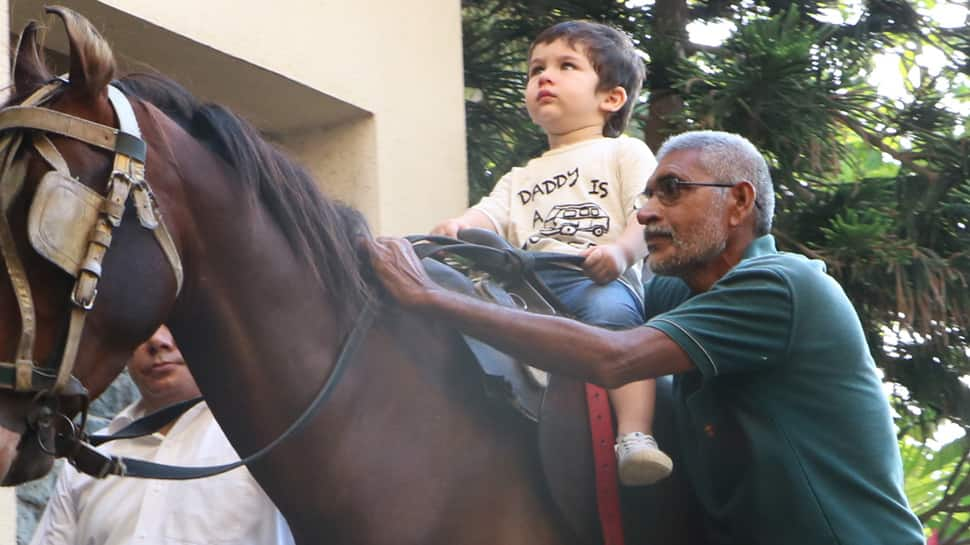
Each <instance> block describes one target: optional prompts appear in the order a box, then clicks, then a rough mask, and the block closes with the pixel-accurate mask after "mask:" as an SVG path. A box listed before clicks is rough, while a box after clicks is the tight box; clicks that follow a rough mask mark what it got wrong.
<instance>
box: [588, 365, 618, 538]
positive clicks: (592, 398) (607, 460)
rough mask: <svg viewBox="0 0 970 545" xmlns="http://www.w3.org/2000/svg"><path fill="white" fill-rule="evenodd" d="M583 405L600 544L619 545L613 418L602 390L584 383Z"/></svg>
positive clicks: (606, 397) (608, 402)
mask: <svg viewBox="0 0 970 545" xmlns="http://www.w3.org/2000/svg"><path fill="white" fill-rule="evenodd" d="M586 406H587V408H588V409H589V429H590V436H591V437H592V440H593V462H594V463H595V464H596V507H597V509H598V510H599V515H600V526H602V528H603V545H623V543H624V542H623V516H622V514H621V512H620V489H619V484H617V483H618V480H617V473H616V453H615V451H614V449H613V444H614V442H615V440H614V438H613V416H612V413H611V412H610V400H609V397H608V396H607V395H606V390H604V389H603V388H600V387H599V386H594V385H592V384H586Z"/></svg>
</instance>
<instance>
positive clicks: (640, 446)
mask: <svg viewBox="0 0 970 545" xmlns="http://www.w3.org/2000/svg"><path fill="white" fill-rule="evenodd" d="M615 449H616V461H617V466H618V468H617V470H618V472H619V474H620V482H621V483H623V485H624V486H643V485H647V484H653V483H655V482H657V481H659V480H661V479H663V478H665V477H667V476H668V475H670V472H671V471H672V470H673V469H674V462H673V460H671V459H670V456H667V455H666V454H664V452H663V451H662V450H660V448H659V447H658V446H657V440H656V439H654V438H653V436H652V435H647V434H645V433H640V432H638V431H635V432H633V433H628V434H626V435H623V436H621V437H617V438H616V446H615Z"/></svg>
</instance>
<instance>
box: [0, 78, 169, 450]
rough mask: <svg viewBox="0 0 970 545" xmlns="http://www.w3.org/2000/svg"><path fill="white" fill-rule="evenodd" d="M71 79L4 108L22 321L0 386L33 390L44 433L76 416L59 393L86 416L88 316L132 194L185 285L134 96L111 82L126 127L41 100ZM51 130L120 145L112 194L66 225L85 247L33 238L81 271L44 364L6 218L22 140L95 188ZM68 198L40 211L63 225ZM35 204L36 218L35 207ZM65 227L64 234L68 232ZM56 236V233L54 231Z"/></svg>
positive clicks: (11, 270) (0, 135)
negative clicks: (79, 364)
mask: <svg viewBox="0 0 970 545" xmlns="http://www.w3.org/2000/svg"><path fill="white" fill-rule="evenodd" d="M65 85H67V81H66V80H64V79H61V78H57V79H55V80H53V81H51V82H50V83H48V84H46V85H44V86H42V87H41V88H40V89H38V90H37V91H35V92H34V93H33V94H31V95H30V96H29V97H28V98H27V99H26V100H24V101H23V102H21V103H20V104H18V105H15V106H9V107H7V108H3V109H2V110H0V131H2V132H0V166H2V170H0V254H2V257H3V261H4V264H5V266H6V270H7V274H8V276H9V278H10V283H11V285H12V287H13V292H14V296H15V298H16V300H17V306H18V308H19V311H20V323H21V328H20V339H19V342H18V344H17V352H16V357H15V359H14V361H12V362H0V391H2V390H7V391H13V392H16V393H25V394H33V398H34V399H33V405H32V408H31V410H30V413H29V414H28V418H27V421H28V427H29V428H30V429H31V431H34V432H37V433H38V437H39V438H42V437H45V436H50V435H51V433H53V427H54V426H55V425H57V424H58V423H59V422H63V421H64V420H66V421H67V422H71V419H70V418H69V417H67V416H65V415H63V414H61V413H60V409H59V407H60V401H61V400H62V399H63V398H77V399H78V400H80V407H81V420H82V425H83V422H84V420H85V419H86V417H87V405H88V392H87V389H86V388H85V387H84V386H83V385H82V384H81V382H80V381H79V380H78V379H77V378H76V377H75V376H74V375H73V374H72V373H73V370H74V365H75V361H76V359H77V353H78V347H79V344H80V340H81V336H82V334H83V331H84V323H85V320H86V318H87V315H88V313H89V312H90V311H91V309H92V308H94V303H95V299H96V298H97V294H98V284H99V281H100V279H101V265H102V263H103V261H104V258H105V255H106V253H107V251H108V250H109V249H110V247H111V238H112V232H113V230H114V228H116V227H118V226H120V225H121V220H122V218H123V216H124V213H125V210H126V207H127V206H128V203H129V202H130V201H133V202H134V208H135V210H136V214H137V216H138V219H139V223H140V224H141V225H142V227H144V228H146V229H149V230H151V231H152V232H153V233H154V234H155V238H156V240H157V241H158V243H159V245H160V246H161V248H162V251H163V253H164V254H165V256H166V258H167V259H168V261H169V263H170V265H171V269H172V273H173V274H174V276H175V280H176V286H177V288H176V289H177V290H181V286H182V264H181V259H180V258H179V254H178V251H177V249H176V247H175V243H174V241H173V240H172V236H171V234H170V233H169V231H168V229H167V228H166V227H165V224H164V223H162V221H161V216H160V212H159V209H158V205H157V203H156V201H155V198H154V195H153V194H152V191H151V188H150V187H149V186H148V183H147V182H146V180H145V154H146V149H147V148H146V145H145V142H144V140H142V138H141V131H140V129H139V127H138V122H137V120H136V118H135V114H134V111H133V110H132V107H131V104H130V103H129V102H128V99H127V98H126V97H125V96H124V94H123V93H122V92H121V91H119V90H118V89H117V88H115V87H113V86H109V87H108V99H109V101H110V103H111V105H112V107H113V108H114V111H115V114H116V115H117V117H118V120H119V126H120V128H117V129H116V128H114V127H110V126H107V125H102V124H100V123H95V122H93V121H89V120H87V119H82V118H80V117H75V116H72V115H69V114H65V113H63V112H58V111H55V110H52V109H49V108H44V107H43V105H44V104H45V103H47V102H49V101H50V100H51V99H52V98H54V97H55V96H57V94H58V93H59V91H61V90H62V89H63V88H64V86H65ZM47 134H56V135H59V136H65V137H68V138H72V139H75V140H78V141H81V142H84V143H86V144H88V145H91V146H95V147H99V148H102V149H106V150H109V151H111V152H113V153H114V165H113V167H112V170H111V174H110V176H109V179H108V183H107V192H106V193H107V194H106V196H105V197H104V198H100V196H96V197H95V202H96V203H97V204H98V206H97V209H96V210H95V213H94V217H92V220H93V222H92V223H91V224H86V225H76V224H75V225H70V226H66V227H67V228H66V229H65V231H72V232H79V231H80V232H82V234H83V235H86V237H87V239H86V241H82V247H81V248H80V254H81V255H77V256H73V257H74V259H73V260H72V259H67V260H66V261H65V260H64V259H57V258H52V257H51V253H50V252H49V251H48V252H45V251H42V249H46V250H50V248H46V247H45V248H40V247H38V246H43V244H42V243H40V242H36V241H35V240H33V239H31V243H32V244H33V245H34V247H35V249H37V250H38V253H40V254H41V255H43V256H44V257H47V258H48V259H51V260H52V261H53V262H54V263H55V264H56V265H59V266H60V267H61V268H63V269H65V270H66V271H67V272H68V273H69V274H71V275H72V276H74V277H75V282H74V286H73V288H72V290H71V293H70V296H69V298H70V308H71V312H70V318H69V323H68V327H67V334H66V337H65V339H64V341H63V345H62V346H61V347H60V349H59V350H57V351H55V352H54V353H53V354H52V356H51V359H52V360H53V359H55V358H56V357H57V354H59V355H60V357H59V361H58V362H57V365H56V366H45V365H40V364H38V362H37V361H36V360H35V359H34V344H35V340H36V333H37V330H36V318H35V310H34V298H33V295H32V293H31V289H30V284H29V282H28V280H27V273H26V271H25V269H24V265H23V261H22V260H21V257H20V255H19V252H18V251H17V246H16V244H15V242H14V238H13V234H12V232H11V228H10V223H9V219H8V213H9V210H10V207H11V204H12V203H13V202H14V201H15V200H16V199H17V197H18V195H19V194H20V191H21V190H22V189H23V182H24V178H25V177H26V160H25V159H24V158H23V157H19V158H18V151H19V149H20V148H21V146H32V147H33V148H34V149H35V150H36V151H37V153H38V154H39V155H40V156H41V157H42V158H43V159H44V160H45V161H46V162H47V163H48V164H49V165H50V167H51V169H52V171H51V172H49V173H48V176H50V175H51V174H54V177H55V178H58V179H59V181H61V182H65V181H66V185H65V183H62V184H61V187H66V188H68V189H74V190H76V191H79V192H84V191H88V192H90V190H89V189H88V188H86V187H84V186H82V185H81V184H80V182H77V181H76V179H74V178H73V177H72V176H71V173H70V170H69V168H68V165H67V162H66V161H65V160H64V158H63V156H61V154H60V152H59V151H58V150H57V148H56V147H54V145H53V144H52V143H51V141H50V140H49V139H48V137H47ZM45 179H46V176H45ZM95 195H96V194H95ZM129 197H131V199H129ZM36 201H37V199H35V201H34V203H33V204H36ZM64 202H66V203H67V208H69V209H70V208H73V205H74V204H75V202H74V201H70V200H68V201H63V199H62V202H61V206H60V207H58V206H53V207H49V209H46V208H45V210H41V211H39V212H36V214H40V215H41V216H43V215H44V214H47V215H48V216H50V215H54V216H55V217H53V218H48V221H47V223H49V224H54V225H57V224H58V221H61V218H58V217H56V216H57V215H58V214H60V215H65V214H66V215H68V216H71V215H72V214H74V213H75V212H74V211H73V210H64V208H65V207H64ZM82 202H83V201H77V204H78V206H81V204H80V203H82ZM33 204H32V209H31V216H32V218H33V216H35V215H36V214H35V210H34V209H33ZM82 215H84V214H82ZM38 221H39V222H41V223H42V224H43V223H44V222H45V219H44V218H43V217H41V218H40V219H39V220H38ZM62 235H63V236H61V238H62V239H63V238H67V237H68V236H69V235H67V234H62ZM54 238H55V240H57V237H56V236H55V237H54ZM55 246H56V242H55ZM57 250H58V248H56V247H55V248H53V251H55V252H56V251H57ZM70 257H71V256H68V258H70ZM65 263H66V264H65ZM45 432H46V433H45ZM41 448H42V449H44V450H45V451H50V450H51V449H52V445H49V444H47V445H45V444H44V442H43V439H41Z"/></svg>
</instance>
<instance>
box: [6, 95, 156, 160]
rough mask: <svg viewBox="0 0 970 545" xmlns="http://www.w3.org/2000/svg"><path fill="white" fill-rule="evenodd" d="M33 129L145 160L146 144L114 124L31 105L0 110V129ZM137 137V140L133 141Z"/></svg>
mask: <svg viewBox="0 0 970 545" xmlns="http://www.w3.org/2000/svg"><path fill="white" fill-rule="evenodd" d="M8 129H34V130H38V131H42V132H47V133H54V134H59V135H61V136H67V137H69V138H73V139H75V140H80V141H81V142H84V143H86V144H90V145H92V146H95V147H99V148H101V149H105V150H108V151H112V152H116V153H124V154H126V155H129V156H131V157H133V158H135V159H138V160H139V161H142V162H144V161H145V152H146V146H145V142H144V141H143V140H141V139H140V138H137V137H133V135H131V134H128V133H126V132H122V131H119V130H118V129H115V128H114V127H109V126H107V125H102V124H100V123H95V122H93V121H88V120H87V119H83V118H80V117H76V116H73V115H70V114H66V113H64V112H58V111H56V110H49V109H46V108H37V107H33V106H24V105H21V106H10V107H8V108H5V109H4V110H3V112H0V131H4V130H8ZM136 138H137V141H136V140H135V139H136Z"/></svg>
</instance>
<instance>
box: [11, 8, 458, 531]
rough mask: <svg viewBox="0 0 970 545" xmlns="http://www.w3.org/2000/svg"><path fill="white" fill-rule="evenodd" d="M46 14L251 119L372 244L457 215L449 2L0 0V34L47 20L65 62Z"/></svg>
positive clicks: (59, 36)
mask: <svg viewBox="0 0 970 545" xmlns="http://www.w3.org/2000/svg"><path fill="white" fill-rule="evenodd" d="M45 3H51V4H61V5H65V6H67V7H70V8H72V9H75V10H77V11H78V12H80V13H81V14H82V15H84V16H86V17H87V18H88V19H89V20H91V21H92V22H93V23H94V24H95V26H97V27H98V29H99V30H100V31H101V32H102V34H103V35H104V36H105V37H106V38H107V39H108V41H109V42H110V43H111V44H112V47H113V49H114V51H115V55H116V57H117V58H118V60H119V63H120V65H121V67H122V69H125V70H134V69H140V68H142V69H143V68H145V67H150V68H152V69H155V70H158V71H160V72H162V73H165V74H167V75H169V76H171V77H173V78H174V79H176V80H177V81H179V82H180V83H182V84H183V85H185V86H186V87H187V88H188V89H189V90H190V91H192V92H193V93H194V94H196V95H197V96H199V97H201V98H204V99H207V100H211V101H214V102H219V103H221V104H225V105H227V106H229V107H230V108H232V109H233V110H234V111H236V112H237V113H239V114H241V115H242V116H243V117H245V118H247V119H248V120H250V121H251V122H253V124H255V125H256V126H257V127H258V128H260V129H261V130H263V131H264V132H265V133H266V134H268V135H269V136H270V138H271V139H272V140H273V141H275V142H276V143H278V144H279V145H281V146H282V147H284V148H285V149H286V150H288V151H289V152H290V153H291V154H293V155H294V156H295V157H296V158H297V159H298V160H299V161H300V162H301V163H303V164H304V165H305V166H307V167H308V168H309V169H310V170H311V172H312V173H313V174H314V175H315V176H316V178H317V180H318V181H319V183H320V187H321V189H322V190H323V191H324V192H325V193H326V194H328V195H329V196H331V197H333V198H337V199H340V200H342V201H344V202H347V203H349V204H352V205H354V206H356V207H357V208H358V209H360V210H361V211H362V212H363V213H364V214H365V216H366V217H367V218H368V220H369V222H370V224H371V227H372V229H373V230H374V231H375V232H376V233H379V234H397V235H400V234H409V233H418V232H424V231H427V229H429V228H430V227H431V226H432V225H433V224H434V223H435V222H436V221H437V220H439V219H441V218H444V217H447V216H449V215H453V214H456V213H458V212H460V211H461V210H463V209H464V208H465V206H466V205H467V182H466V171H465V124H464V104H463V82H462V48H461V13H460V10H461V5H460V0H404V1H400V2H398V1H389V0H353V1H352V0H273V1H265V0H262V1H254V0H204V1H199V0H164V1H159V0H100V1H99V0H59V1H58V2H44V1H41V0H0V27H2V28H3V29H7V28H8V21H9V29H10V30H11V31H13V32H19V30H20V29H21V28H22V27H23V25H24V24H25V23H26V21H27V20H29V19H39V20H46V21H47V22H48V23H49V24H50V28H51V31H50V33H49V35H48V40H47V46H48V48H49V49H50V50H52V51H54V52H65V51H66V42H65V40H64V38H63V30H62V26H61V25H60V24H52V23H53V19H51V18H50V17H47V16H45V15H44V13H43V5H44V4H45ZM6 64H7V61H4V64H3V65H0V74H4V75H5V74H7V73H8V70H7V68H6ZM2 77H5V76H2ZM0 84H2V82H0ZM13 501H14V499H13V489H0V545H7V544H13V543H15V538H14V528H15V526H16V523H15V520H16V519H15V510H14V508H13Z"/></svg>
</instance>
